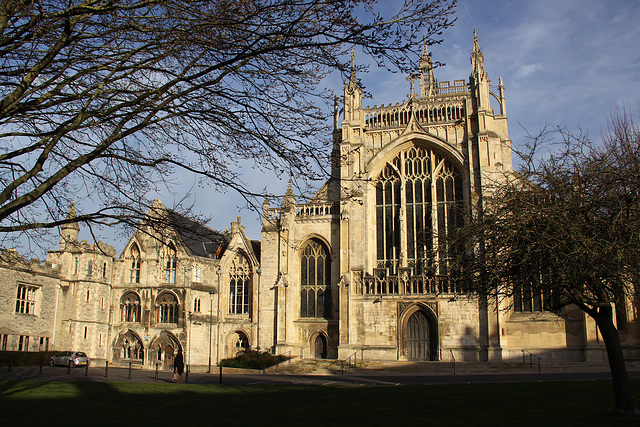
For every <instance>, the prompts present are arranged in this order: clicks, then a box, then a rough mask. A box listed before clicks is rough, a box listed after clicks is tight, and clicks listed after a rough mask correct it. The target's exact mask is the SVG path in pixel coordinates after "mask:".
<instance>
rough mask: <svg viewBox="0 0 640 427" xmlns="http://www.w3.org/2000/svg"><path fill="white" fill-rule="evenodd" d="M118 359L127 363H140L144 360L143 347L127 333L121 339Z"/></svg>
mask: <svg viewBox="0 0 640 427" xmlns="http://www.w3.org/2000/svg"><path fill="white" fill-rule="evenodd" d="M120 359H121V360H129V361H142V360H143V359H144V347H143V346H142V342H140V340H139V339H138V337H136V336H135V335H133V334H131V333H127V334H126V335H125V336H124V338H123V339H122V347H121V349H120Z"/></svg>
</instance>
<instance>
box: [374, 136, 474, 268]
mask: <svg viewBox="0 0 640 427" xmlns="http://www.w3.org/2000/svg"><path fill="white" fill-rule="evenodd" d="M462 182H463V177H462V174H461V173H460V171H459V170H458V169H457V168H456V167H455V166H454V164H453V163H452V162H451V160H449V159H447V158H446V157H443V156H442V155H440V154H438V153H436V152H434V151H433V150H429V149H427V148H423V147H412V148H410V149H408V150H405V151H403V152H401V153H399V154H398V155H397V156H396V157H395V158H394V159H393V160H392V161H391V162H389V163H387V164H386V165H385V167H384V168H383V170H382V172H381V173H380V175H379V177H378V179H377V182H376V234H377V239H376V240H377V266H378V268H386V269H388V271H389V274H391V275H397V274H398V268H400V267H404V266H405V265H401V260H403V259H406V260H407V261H406V266H407V267H411V268H413V269H414V274H417V275H422V274H447V265H446V259H447V251H446V249H444V248H443V247H441V246H442V245H438V238H439V236H440V237H443V236H446V234H447V230H450V229H451V228H452V227H456V226H460V225H462V222H463V212H462V210H461V206H462V203H463V201H464V198H463V185H462Z"/></svg>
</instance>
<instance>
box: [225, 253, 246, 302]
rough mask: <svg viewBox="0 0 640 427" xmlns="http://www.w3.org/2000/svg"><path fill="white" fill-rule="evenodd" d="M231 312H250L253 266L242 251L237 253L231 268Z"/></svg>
mask: <svg viewBox="0 0 640 427" xmlns="http://www.w3.org/2000/svg"><path fill="white" fill-rule="evenodd" d="M229 280H230V283H229V313H231V314H248V313H249V296H250V295H251V266H250V265H249V261H248V260H247V258H246V257H245V256H244V255H242V254H241V253H238V254H236V256H235V258H234V259H233V262H232V264H231V269H230V270H229Z"/></svg>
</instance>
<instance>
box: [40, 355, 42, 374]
mask: <svg viewBox="0 0 640 427" xmlns="http://www.w3.org/2000/svg"><path fill="white" fill-rule="evenodd" d="M40 374H42V357H41V358H40Z"/></svg>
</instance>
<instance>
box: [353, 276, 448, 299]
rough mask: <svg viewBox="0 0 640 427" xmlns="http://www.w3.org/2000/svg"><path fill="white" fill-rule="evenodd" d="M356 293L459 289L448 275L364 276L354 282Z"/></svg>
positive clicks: (435, 292) (393, 293) (413, 293)
mask: <svg viewBox="0 0 640 427" xmlns="http://www.w3.org/2000/svg"><path fill="white" fill-rule="evenodd" d="M354 292H355V294H356V295H424V294H454V293H459V292H460V289H459V288H458V286H457V285H456V284H455V282H454V280H453V279H452V278H451V277H450V276H443V275H432V276H422V275H420V276H408V275H400V276H386V275H378V274H375V275H373V276H365V277H363V278H362V281H358V282H357V283H355V286H354Z"/></svg>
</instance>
